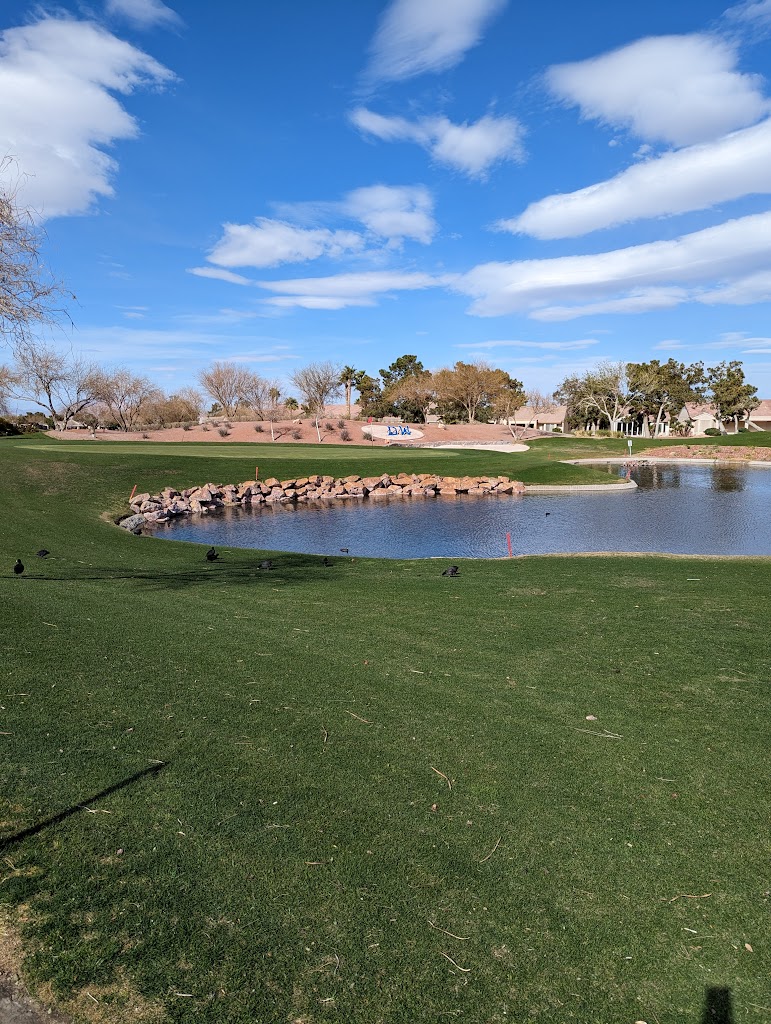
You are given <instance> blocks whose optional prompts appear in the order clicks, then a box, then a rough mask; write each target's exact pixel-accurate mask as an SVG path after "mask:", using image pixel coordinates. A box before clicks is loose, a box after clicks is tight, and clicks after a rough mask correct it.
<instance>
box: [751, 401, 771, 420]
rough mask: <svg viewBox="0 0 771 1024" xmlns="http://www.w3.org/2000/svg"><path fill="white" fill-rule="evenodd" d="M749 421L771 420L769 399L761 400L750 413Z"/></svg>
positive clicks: (770, 402)
mask: <svg viewBox="0 0 771 1024" xmlns="http://www.w3.org/2000/svg"><path fill="white" fill-rule="evenodd" d="M750 419H751V420H771V398H761V400H760V405H758V406H757V407H756V408H755V409H753V410H752V412H751V413H750Z"/></svg>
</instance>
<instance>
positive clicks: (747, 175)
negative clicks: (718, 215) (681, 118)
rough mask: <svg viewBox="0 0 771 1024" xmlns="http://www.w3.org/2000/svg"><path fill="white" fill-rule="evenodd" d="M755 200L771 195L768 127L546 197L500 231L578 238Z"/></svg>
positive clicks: (770, 128) (767, 122) (502, 224)
mask: <svg viewBox="0 0 771 1024" xmlns="http://www.w3.org/2000/svg"><path fill="white" fill-rule="evenodd" d="M753 193H755V194H768V193H771V120H765V121H762V122H761V123H760V124H758V125H754V126H753V127H752V128H743V129H741V130H740V131H737V132H733V133H732V134H730V135H726V136H725V137H724V138H722V139H718V140H717V141H716V142H707V143H702V144H701V145H697V146H689V147H687V148H686V149H681V150H678V151H676V152H673V153H665V154H664V155H663V156H660V157H657V158H655V159H652V160H646V161H645V162H644V163H641V164H635V165H633V166H632V167H630V168H628V169H627V170H626V171H622V172H621V174H618V175H616V177H615V178H610V179H609V180H607V181H601V182H598V183H597V184H596V185H590V186H589V187H588V188H582V189H580V190H579V191H577V192H570V193H567V194H565V195H554V196H548V197H547V198H545V199H541V200H539V201H538V202H536V203H531V204H530V206H528V207H527V209H526V210H525V211H524V213H522V214H521V215H520V216H519V217H514V218H512V219H511V220H504V221H501V222H499V224H498V225H497V226H498V227H499V228H501V229H502V230H505V231H512V232H517V233H522V234H526V235H532V236H534V237H535V238H575V237H576V236H577V235H584V234H586V233H587V232H589V231H596V230H597V229H598V228H606V227H612V226H614V225H616V224H627V223H629V222H630V221H635V220H639V219H640V218H642V217H657V216H662V215H667V214H675V213H684V212H685V211H687V210H703V209H707V208H708V207H710V206H714V205H715V204H716V203H721V202H725V201H726V200H730V199H737V198H738V197H740V196H745V195H751V194H753Z"/></svg>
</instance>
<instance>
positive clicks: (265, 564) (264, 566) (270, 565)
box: [260, 558, 274, 569]
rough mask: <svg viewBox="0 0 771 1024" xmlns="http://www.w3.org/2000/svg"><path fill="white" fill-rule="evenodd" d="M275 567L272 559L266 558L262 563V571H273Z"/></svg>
mask: <svg viewBox="0 0 771 1024" xmlns="http://www.w3.org/2000/svg"><path fill="white" fill-rule="evenodd" d="M273 567H274V566H273V559H272V558H266V559H265V561H264V562H260V568H261V569H272V568H273Z"/></svg>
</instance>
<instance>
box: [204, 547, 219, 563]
mask: <svg viewBox="0 0 771 1024" xmlns="http://www.w3.org/2000/svg"><path fill="white" fill-rule="evenodd" d="M218 558H219V555H218V554H217V552H216V550H215V549H214V548H209V550H208V551H207V552H206V561H207V562H216V561H217V559H218Z"/></svg>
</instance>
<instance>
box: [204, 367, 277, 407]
mask: <svg viewBox="0 0 771 1024" xmlns="http://www.w3.org/2000/svg"><path fill="white" fill-rule="evenodd" d="M198 381H199V383H200V384H201V386H202V387H203V389H204V391H206V393H207V394H208V395H210V396H211V397H212V398H213V399H214V401H215V402H217V403H218V404H219V405H220V406H221V408H222V411H223V413H224V414H225V415H226V416H235V415H236V413H237V411H238V407H239V406H243V405H247V406H249V407H251V408H253V409H254V410H255V412H256V413H257V415H258V417H259V418H260V419H262V413H263V410H264V408H265V406H266V405H267V401H268V387H269V385H268V384H267V382H266V381H264V380H263V379H262V378H261V377H259V376H258V375H257V374H256V373H252V371H251V370H248V369H247V368H246V367H245V366H240V365H239V364H238V363H227V362H216V363H212V365H211V366H210V367H209V368H208V369H206V370H201V372H200V373H199V374H198Z"/></svg>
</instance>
